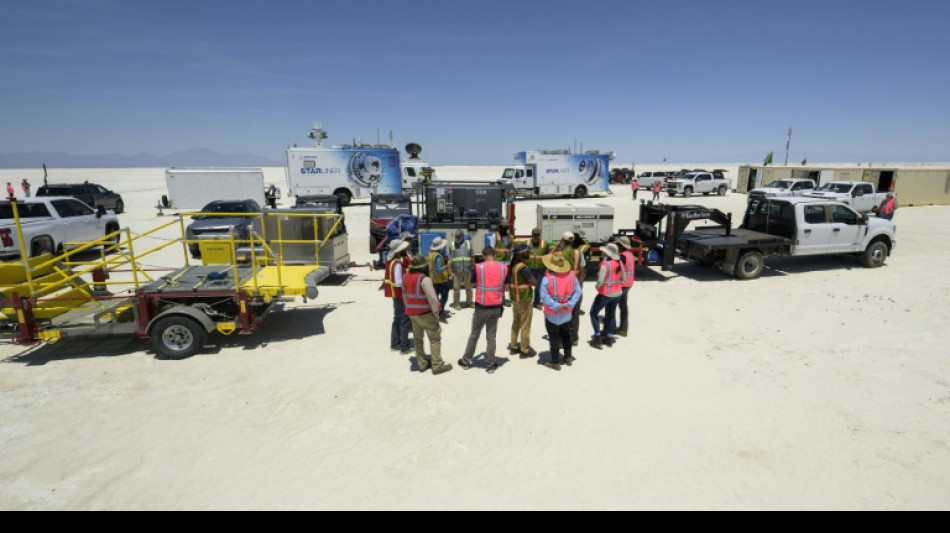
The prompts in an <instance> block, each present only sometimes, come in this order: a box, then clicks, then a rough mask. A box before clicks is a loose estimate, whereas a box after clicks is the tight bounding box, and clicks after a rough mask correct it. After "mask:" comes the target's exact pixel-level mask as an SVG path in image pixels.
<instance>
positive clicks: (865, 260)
mask: <svg viewBox="0 0 950 533" xmlns="http://www.w3.org/2000/svg"><path fill="white" fill-rule="evenodd" d="M884 261H887V244H886V243H885V242H884V241H874V242H872V243H871V244H869V245H868V249H867V250H865V251H864V253H863V254H861V264H862V265H864V266H866V267H868V268H877V267H879V266H881V265H883V264H884Z"/></svg>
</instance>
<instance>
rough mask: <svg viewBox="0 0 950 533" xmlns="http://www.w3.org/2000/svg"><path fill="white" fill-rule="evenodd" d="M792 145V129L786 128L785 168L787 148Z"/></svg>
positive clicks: (786, 164)
mask: <svg viewBox="0 0 950 533" xmlns="http://www.w3.org/2000/svg"><path fill="white" fill-rule="evenodd" d="M791 145H792V128H788V140H787V141H785V166H788V147H789V146H791Z"/></svg>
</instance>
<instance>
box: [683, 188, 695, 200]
mask: <svg viewBox="0 0 950 533" xmlns="http://www.w3.org/2000/svg"><path fill="white" fill-rule="evenodd" d="M692 195H693V189H690V188H689V187H686V188H685V189H683V196H684V197H685V198H689V197H690V196H692Z"/></svg>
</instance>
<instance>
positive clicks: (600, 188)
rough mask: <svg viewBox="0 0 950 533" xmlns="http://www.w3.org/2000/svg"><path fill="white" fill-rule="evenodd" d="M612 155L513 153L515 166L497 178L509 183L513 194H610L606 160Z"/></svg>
mask: <svg viewBox="0 0 950 533" xmlns="http://www.w3.org/2000/svg"><path fill="white" fill-rule="evenodd" d="M614 158H615V154H614V153H613V152H608V153H606V154H602V153H600V152H599V151H597V150H589V151H587V152H585V153H583V154H572V153H570V151H568V150H528V151H524V152H517V153H516V154H515V166H512V167H508V168H506V169H505V170H504V172H503V173H502V175H501V179H502V180H504V181H506V182H508V183H511V185H512V187H513V188H514V191H515V194H516V195H517V196H521V197H532V196H573V197H574V198H586V197H587V196H589V195H591V194H599V193H608V194H609V193H610V161H612V160H613V159H614Z"/></svg>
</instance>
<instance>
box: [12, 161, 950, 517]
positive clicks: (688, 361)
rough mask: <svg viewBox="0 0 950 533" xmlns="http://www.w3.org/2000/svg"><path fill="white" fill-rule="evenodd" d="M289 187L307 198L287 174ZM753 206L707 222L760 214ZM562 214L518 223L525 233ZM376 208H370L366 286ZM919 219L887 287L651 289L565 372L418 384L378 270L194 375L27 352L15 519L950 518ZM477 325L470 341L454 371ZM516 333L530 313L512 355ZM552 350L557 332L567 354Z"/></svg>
mask: <svg viewBox="0 0 950 533" xmlns="http://www.w3.org/2000/svg"><path fill="white" fill-rule="evenodd" d="M681 166H686V167H690V168H692V167H693V166H703V167H705V168H715V167H719V168H727V169H731V173H730V174H731V176H732V177H733V179H734V178H735V169H736V165H735V164H732V165H715V164H708V163H707V164H705V165H694V164H692V163H689V164H685V165H681V164H678V163H677V164H670V165H664V166H663V167H660V166H656V168H657V169H660V168H663V169H672V168H681ZM637 170H638V171H640V170H652V168H650V167H649V166H641V165H638V166H637ZM439 171H440V177H442V178H464V179H478V178H482V179H494V178H496V177H497V176H498V175H499V168H498V167H481V168H463V167H442V168H440V169H439ZM50 174H51V180H52V181H82V180H87V179H88V180H89V181H93V182H97V183H100V184H103V185H105V186H107V187H110V188H113V189H115V190H116V191H118V192H120V193H121V194H122V195H123V196H124V198H125V202H126V205H127V210H128V213H127V214H124V215H122V216H121V217H120V220H121V222H122V225H123V226H128V227H130V228H131V229H132V230H133V231H135V232H141V231H144V230H146V229H148V228H151V227H153V226H155V225H157V224H158V223H160V222H162V221H165V220H168V215H169V214H168V213H167V212H166V214H165V217H158V216H157V211H156V209H154V208H153V206H154V205H156V203H157V201H158V199H159V198H160V196H161V195H162V194H163V193H164V192H165V181H164V169H163V168H145V169H59V170H52V171H51V173H50ZM265 175H266V179H267V181H268V182H274V183H277V184H278V185H280V186H283V185H284V178H283V170H282V169H280V168H268V169H265ZM23 177H27V178H29V179H30V180H31V181H32V183H33V184H34V187H36V186H38V184H40V183H42V171H41V170H36V169H28V170H0V180H2V181H12V182H14V183H18V182H19V180H20V179H21V178H23ZM613 192H614V195H613V196H609V197H605V198H592V199H587V200H584V202H590V203H606V204H610V205H612V206H614V207H615V208H616V211H617V226H618V227H632V226H633V225H634V221H635V219H636V216H637V204H636V203H635V202H634V201H632V200H631V198H630V195H629V188H628V187H626V186H620V185H617V186H614V189H613ZM644 196H649V195H648V194H646V193H643V192H641V198H643V197H644ZM745 200H746V198H745V195H742V194H730V195H728V196H726V197H721V198H720V197H715V196H711V197H708V198H704V197H700V198H691V199H690V200H689V203H702V204H705V205H709V206H714V207H718V208H720V209H723V210H724V211H731V212H733V213H736V214H740V213H741V212H742V210H743V208H744V206H745ZM284 201H285V202H286V199H285V200H284ZM663 201H670V200H667V197H666V195H665V194H664V195H663ZM671 201H672V203H685V201H684V200H682V199H679V198H676V199H673V200H671ZM536 203H537V202H536V201H523V202H522V201H519V202H518V204H517V207H518V213H519V219H518V221H517V225H516V231H517V233H519V234H524V233H526V232H528V231H530V229H531V227H532V226H533V225H534V219H535V205H536ZM368 211H369V209H368V206H367V205H366V204H365V203H363V204H362V205H354V206H351V207H349V208H347V210H346V214H347V228H348V230H349V232H350V250H351V253H352V254H353V258H354V260H355V261H357V262H359V263H364V264H365V263H367V262H368V261H369V260H370V259H371V258H372V257H371V255H370V254H369V252H368V250H367V240H368V237H367V235H368V229H367V225H368ZM895 222H896V223H897V226H898V233H897V235H898V239H899V240H898V245H897V248H896V250H895V251H894V254H893V255H892V256H891V257H890V258H889V260H888V261H887V264H886V265H885V266H884V267H882V268H879V269H865V268H862V267H861V266H860V265H859V264H858V262H857V261H856V260H855V259H853V258H850V257H825V258H810V259H794V258H792V259H771V260H769V261H768V262H767V265H768V268H767V270H766V272H765V273H764V275H763V276H762V277H761V278H760V279H757V280H752V281H738V280H736V279H733V278H730V277H727V276H725V275H724V274H722V273H720V272H718V271H713V270H709V269H706V268H703V267H700V266H695V265H691V264H688V263H678V264H677V265H676V266H675V267H674V269H673V270H672V271H670V272H662V271H659V270H651V269H640V270H638V273H637V282H636V285H635V286H634V288H633V291H632V292H631V295H630V303H631V307H632V310H631V312H632V323H633V326H632V327H631V330H632V332H631V335H630V336H629V337H627V338H626V339H621V341H620V342H619V343H618V345H617V346H615V347H613V348H610V349H604V350H602V351H598V350H594V349H592V348H590V347H589V346H586V345H584V344H582V345H581V346H580V347H579V348H578V349H577V351H576V352H575V355H576V356H577V362H576V363H575V364H574V366H573V367H571V368H565V369H564V370H562V371H561V372H557V373H556V372H553V371H551V370H548V369H546V368H544V367H543V366H540V364H539V362H538V359H537V358H535V359H532V360H519V359H518V358H513V359H502V361H503V365H502V366H501V368H500V369H499V371H498V372H497V373H495V374H494V375H488V374H486V373H485V372H484V371H483V370H480V369H478V368H476V369H473V370H468V371H463V370H462V369H459V368H456V369H455V370H454V371H452V372H450V373H448V374H445V375H441V376H433V375H432V374H431V373H426V374H419V373H416V372H412V371H410V368H411V362H410V357H408V356H403V355H398V353H394V352H391V351H390V350H389V344H388V340H389V339H388V336H389V328H390V321H391V316H392V311H391V304H390V302H389V301H388V300H386V299H385V298H384V297H383V296H382V292H381V291H379V287H380V280H381V279H382V273H381V272H378V271H371V270H370V269H368V268H365V267H364V268H354V269H352V270H351V272H350V274H349V275H344V276H340V277H337V278H336V279H335V280H333V281H332V282H330V283H327V284H324V285H323V286H322V288H321V291H320V296H319V298H317V299H316V300H314V301H310V302H308V303H303V302H302V301H298V302H296V303H294V304H291V305H288V306H287V307H286V308H285V309H284V310H283V311H279V312H275V313H274V314H273V315H271V317H270V318H269V319H268V321H267V322H266V323H265V324H264V326H263V330H262V332H260V333H259V334H257V335H252V336H245V337H241V336H237V335H234V336H230V337H221V336H214V337H212V338H211V344H212V345H210V346H209V347H207V348H206V349H205V350H204V351H203V352H202V353H200V354H198V355H196V356H194V357H191V358H189V359H186V360H181V361H167V360H160V359H157V358H156V357H155V354H154V352H153V351H152V350H151V348H150V345H149V344H148V342H147V341H141V340H135V339H133V338H131V337H110V338H99V339H72V340H64V341H62V342H60V343H58V344H54V345H49V346H34V347H24V346H17V345H13V344H3V345H0V450H2V453H0V509H3V510H38V509H54V510H58V509H80V510H97V509H132V510H137V509H199V510H201V509H658V510H663V509H696V510H704V509H712V510H727V509H745V510H758V509H770V510H784V509H791V510H816V509H825V510H948V509H950V423H948V420H950V358H948V353H950V328H948V326H947V325H948V323H950V276H948V274H950V207H947V206H922V207H904V208H901V209H899V210H898V211H897V214H896V217H895ZM166 236H167V237H173V236H174V234H173V233H169V234H167V235H166ZM156 244H157V243H156ZM150 262H154V263H155V264H159V265H165V266H180V265H181V264H182V258H181V254H180V252H177V251H175V252H172V251H169V252H168V253H167V254H163V255H159V256H158V257H156V258H155V259H154V261H150ZM585 293H586V297H585V304H584V306H585V308H587V307H589V305H590V303H591V301H592V296H593V294H594V288H593V286H592V284H587V286H586V287H585ZM471 313H472V312H471V311H467V310H463V311H461V312H459V313H457V314H456V315H455V316H453V317H452V318H451V319H450V323H449V324H448V325H447V326H444V329H443V355H444V357H445V358H446V360H448V361H450V362H453V363H454V362H455V360H456V359H458V358H459V357H460V356H461V354H462V350H463V348H464V344H465V341H466V339H467V337H468V333H469V327H470V322H471V316H472V315H471ZM582 318H583V320H582V329H581V332H582V335H589V334H590V332H591V326H590V323H589V322H588V320H587V317H586V316H585V317H582ZM510 324H511V314H510V312H506V314H505V316H504V317H503V318H502V320H501V323H500V328H499V339H498V340H499V343H498V344H499V355H501V356H502V357H507V350H505V345H506V342H507V340H508V335H509V329H510ZM543 334H544V331H543V322H542V317H541V314H540V312H538V313H536V314H535V317H534V327H533V330H532V344H533V346H534V347H535V348H536V349H538V351H540V352H541V353H542V356H543V355H545V353H546V352H547V344H546V341H544V340H543V339H542V335H543ZM484 346H485V341H484V337H483V338H482V341H481V342H480V344H479V347H480V350H483V349H484Z"/></svg>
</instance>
